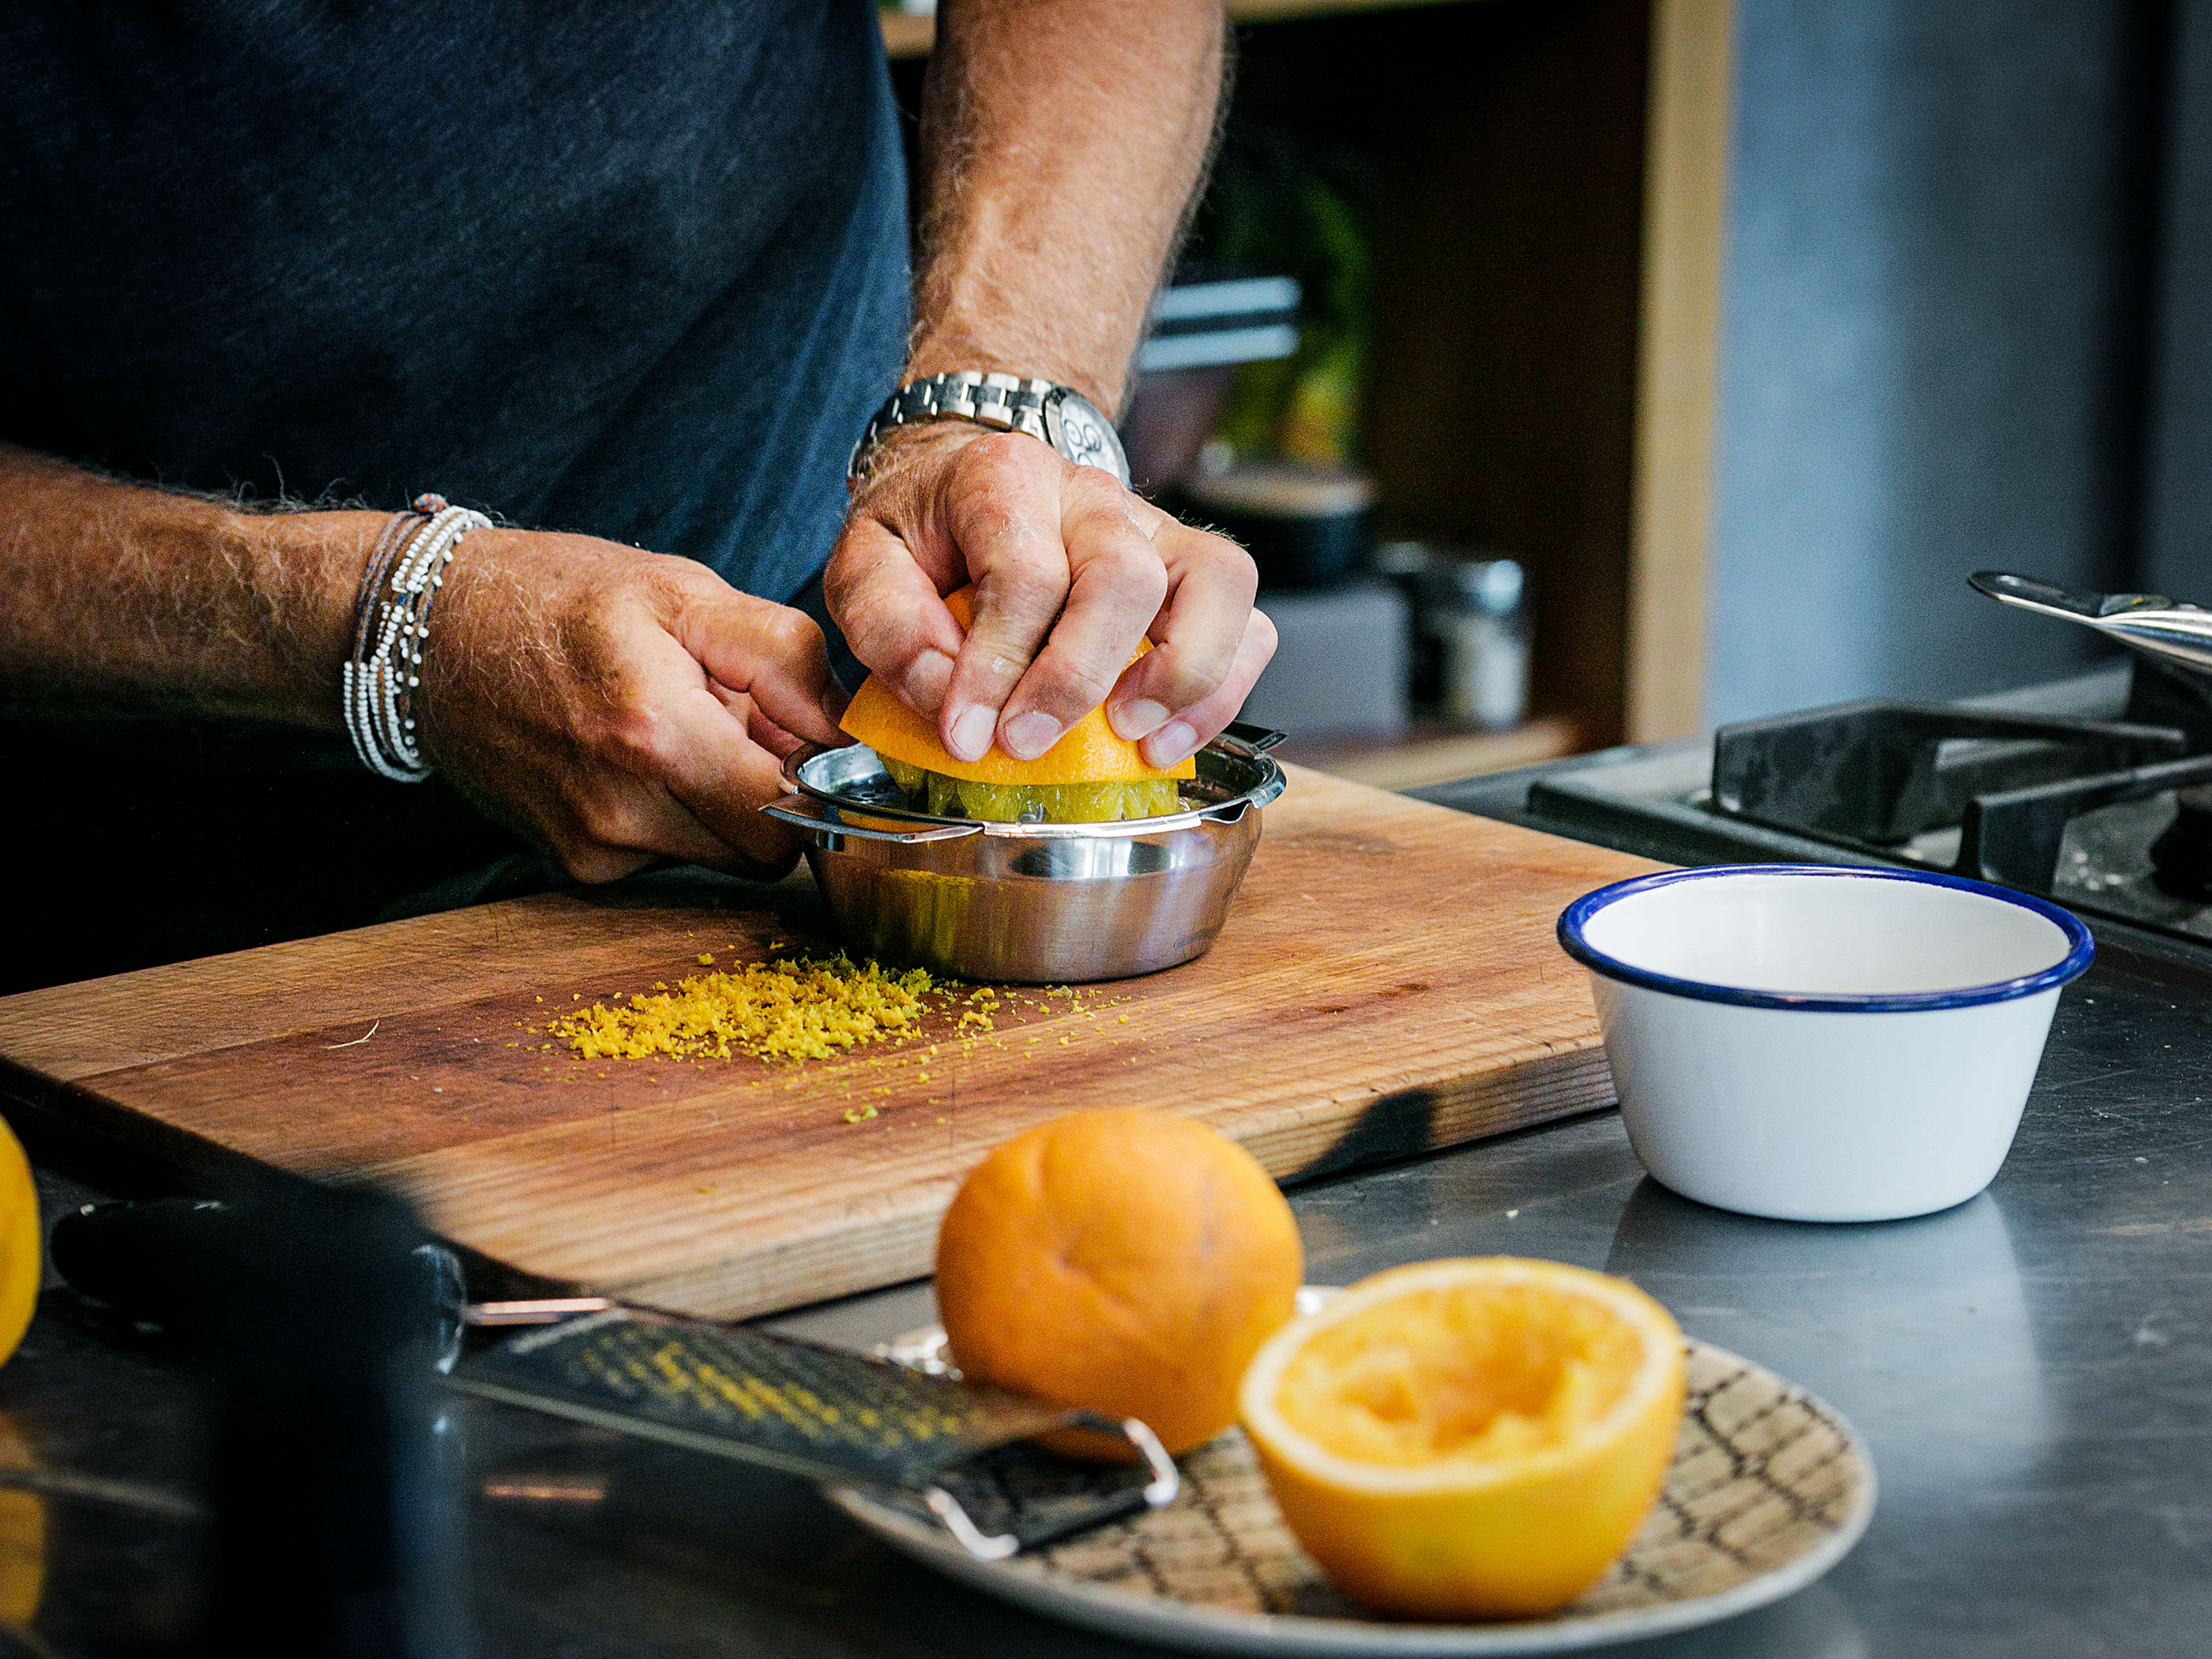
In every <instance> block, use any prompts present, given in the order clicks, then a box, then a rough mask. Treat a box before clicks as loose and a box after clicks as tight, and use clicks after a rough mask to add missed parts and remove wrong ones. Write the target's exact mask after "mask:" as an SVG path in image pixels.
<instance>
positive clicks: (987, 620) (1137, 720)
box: [826, 0, 1275, 766]
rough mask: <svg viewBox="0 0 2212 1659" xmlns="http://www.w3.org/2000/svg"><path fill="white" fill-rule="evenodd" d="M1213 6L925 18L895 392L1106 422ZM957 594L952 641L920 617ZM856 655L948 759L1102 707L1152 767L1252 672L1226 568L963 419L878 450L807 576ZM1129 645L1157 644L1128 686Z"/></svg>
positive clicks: (1144, 305) (1161, 1) (1162, 225)
mask: <svg viewBox="0 0 2212 1659" xmlns="http://www.w3.org/2000/svg"><path fill="white" fill-rule="evenodd" d="M1222 40H1223V21H1222V9H1221V4H1220V0H942V3H940V4H939V8H938V14H937V46H936V49H935V51H934V52H933V53H932V54H931V57H930V62H929V72H928V76H927V81H926V82H925V85H924V88H923V92H922V109H921V163H922V175H923V195H924V212H923V215H922V221H921V254H922V257H921V265H920V269H919V270H918V271H917V281H916V283H915V331H914V337H913V339H912V341H911V342H910V343H909V347H908V361H907V365H906V376H905V378H906V379H908V380H916V379H919V378H921V376H924V375H927V374H938V373H940V372H943V371H945V370H949V369H963V368H975V369H982V370H985V371H991V370H998V371H1001V372H1004V373H1007V374H1019V375H1023V376H1030V375H1036V376H1039V377H1041V378H1042V379H1045V380H1056V381H1059V382H1060V384H1062V385H1064V386H1073V387H1074V388H1075V389H1076V390H1077V391H1079V392H1082V393H1083V394H1084V395H1085V397H1087V398H1090V399H1091V402H1092V403H1094V404H1097V406H1098V407H1099V408H1100V409H1101V410H1105V411H1106V412H1107V413H1108V414H1109V415H1110V414H1111V413H1112V412H1113V410H1114V409H1115V404H1117V402H1118V401H1119V400H1118V398H1116V396H1115V393H1116V392H1117V391H1118V390H1119V388H1120V387H1121V384H1122V382H1123V380H1124V379H1125V378H1126V376H1127V372H1128V366H1129V359H1130V357H1131V356H1132V354H1133V353H1134V351H1135V350H1136V348H1137V341H1138V339H1139V336H1140V335H1141V334H1142V333H1143V331H1144V327H1145V319H1146V313H1147V310H1148V307H1150V305H1151V302H1152V292H1153V289H1155V287H1156V286H1157V285H1158V282H1159V276H1160V271H1161V270H1162V268H1163V266H1164V264H1165V263H1166V261H1167V258H1168V255H1169V252H1170V249H1171V248H1172V246H1173V245H1174V243H1175V240H1176V230H1177V228H1178V227H1179V226H1180V225H1181V223H1182V218H1183V211H1184V208H1185V206H1186V204H1188V202H1189V200H1190V197H1191V191H1192V188H1193V186H1194V184H1195V183H1196V181H1197V179H1198V175H1199V172H1200V166H1201V164H1202V163H1203V161H1204V160H1205V156H1206V145H1207V143H1208V142H1209V140H1210V138H1211V136H1212V131H1213V116H1214V109H1215V106H1216V104H1217V102H1218V98H1219V94H1220V89H1221V58H1222ZM971 580H972V581H974V582H975V585H976V593H977V598H976V609H975V628H974V630H973V632H972V633H971V634H970V635H969V636H968V637H966V638H965V639H963V637H962V635H961V632H960V629H959V627H958V625H957V624H956V623H954V622H953V620H952V615H951V612H950V611H947V610H946V609H945V605H944V601H943V599H941V597H940V596H941V595H943V594H945V593H948V592H951V591H952V590H953V589H954V588H956V587H958V586H962V585H963V583H966V582H969V581H971ZM826 585H827V588H828V592H829V610H830V614H831V615H832V616H833V617H836V619H837V623H838V625H839V626H840V627H841V628H842V629H844V631H845V635H846V638H847V639H848V640H849V641H851V642H852V646H853V649H854V653H856V654H857V655H858V656H859V657H860V660H861V661H862V662H864V663H866V665H868V666H869V667H870V668H871V669H872V670H874V671H876V672H877V673H878V674H880V675H882V676H883V677H884V680H885V681H886V683H888V684H890V686H892V687H893V688H894V689H895V690H896V691H897V692H898V694H899V696H902V697H903V698H904V699H905V700H906V702H908V704H909V705H910V706H911V707H912V708H914V709H915V711H916V712H917V713H919V714H923V715H925V716H927V717H928V718H930V719H933V720H935V721H936V722H937V726H938V731H939V734H940V735H941V736H942V737H943V738H944V740H945V747H946V748H947V749H949V750H951V751H952V753H954V754H955V755H957V756H959V757H961V758H962V759H963V760H973V759H975V758H977V757H980V756H981V754H982V753H983V752H984V750H987V749H988V748H989V747H990V746H991V745H992V744H993V743H994V742H995V743H996V744H997V745H998V746H999V748H1000V749H1001V750H1004V751H1005V752H1006V753H1007V754H1009V755H1012V756H1013V757H1016V758H1017V759H1021V760H1027V759H1030V758H1033V757H1036V756H1038V755H1041V754H1042V753H1043V752H1044V751H1045V750H1046V749H1048V747H1050V746H1051V744H1052V743H1053V741H1054V739H1055V738H1058V737H1059V736H1060V733H1061V732H1065V731H1066V729H1067V728H1068V726H1071V725H1073V723H1074V722H1075V721H1076V720H1079V719H1080V718H1081V717H1082V716H1083V715H1085V714H1088V713H1089V712H1090V711H1091V709H1093V708H1097V707H1098V706H1099V704H1100V703H1101V702H1103V703H1104V704H1105V707H1106V718H1107V720H1109V722H1111V724H1112V725H1113V727H1114V729H1115V731H1116V732H1120V733H1121V735H1122V736H1123V737H1125V738H1130V739H1131V740H1133V741H1138V742H1139V745H1140V751H1141V752H1142V753H1143V755H1144V757H1145V758H1146V760H1147V761H1149V762H1151V763H1152V764H1153V765H1155V766H1168V765H1172V764H1173V763H1175V762H1176V761H1179V760H1181V759H1182V757H1184V756H1186V755H1188V754H1189V753H1190V752H1191V751H1192V750H1194V749H1196V748H1197V747H1198V746H1199V745H1200V744H1202V743H1204V742H1205V741H1206V739H1207V738H1211V737H1212V736H1213V735H1214V733H1215V732H1218V731H1219V730H1220V729H1221V728H1222V727H1223V726H1226V725H1227V724H1228V723H1229V721H1230V720H1232V719H1233V718H1235V716H1236V713H1237V706H1238V705H1239V704H1240V703H1242V702H1243V700H1244V694H1245V693H1246V692H1248V691H1249V690H1251V689H1252V682H1253V681H1254V680H1255V679H1256V678H1259V674H1260V671H1261V669H1262V668H1263V667H1265V666H1266V665H1267V659H1268V657H1269V655H1270V654H1272V653H1273V651H1274V648H1275V630H1274V628H1273V625H1272V624H1271V623H1269V622H1268V621H1267V618H1266V617H1263V616H1261V614H1260V613H1259V612H1258V611H1255V610H1253V609H1252V594H1253V590H1254V586H1255V578H1254V572H1253V568H1252V562H1251V560H1250V559H1249V558H1247V557H1246V556H1244V553H1243V550H1241V549H1240V548H1238V547H1237V546H1236V545H1234V544H1231V543H1230V542H1227V541H1225V540H1223V539H1222V538H1220V537H1218V536H1209V535H1207V534H1206V533H1205V532H1201V531H1196V530H1190V529H1187V528H1185V527H1184V526H1182V525H1179V524H1177V523H1176V521H1175V520H1173V519H1171V518H1170V517H1169V516H1168V515H1167V514H1166V513H1163V512H1161V511H1160V510H1159V509H1158V507H1153V506H1152V505H1151V504H1150V503H1149V502H1146V501H1141V500H1139V498H1138V497H1136V496H1134V495H1131V494H1130V493H1129V492H1128V491H1127V490H1125V489H1121V487H1120V486H1119V485H1118V484H1116V483H1115V482H1114V480H1113V479H1112V478H1111V477H1109V476H1108V475H1107V474H1105V473H1103V472H1101V471H1097V469H1095V468H1091V467H1079V466H1074V465H1070V464H1069V463H1068V462H1066V461H1065V460H1063V459H1061V458H1060V455H1059V453H1057V452H1056V451H1054V449H1053V448H1052V447H1050V446H1049V445H1048V444H1044V443H1041V442H1039V441H1037V440H1036V439H1035V438H1033V437H1030V436H1027V435H1024V434H1021V433H994V432H991V431H988V430H987V429H986V428H981V427H978V426H975V425H972V424H970V423H969V422H962V421H938V422H930V423H928V424H927V425H924V426H919V427H914V428H902V429H900V430H898V431H896V432H894V433H892V434H890V435H889V436H888V437H886V438H885V439H884V441H883V442H882V443H881V445H879V446H878V448H877V450H876V451H875V453H874V455H873V457H872V459H871V462H870V465H869V468H868V473H867V477H866V480H865V481H864V483H863V485H862V488H861V489H860V491H859V492H858V493H857V494H856V495H855V496H854V501H853V511H852V514H851V516H850V517H849V518H848V519H847V520H846V522H845V532H844V534H843V536H842V538H841V539H840V540H839V542H838V544H837V550H836V553H835V554H834V555H833V556H831V559H830V562H829V574H828V576H827V578H826ZM1147 633H1150V635H1152V640H1153V641H1154V642H1155V643H1156V645H1157V646H1158V649H1157V650H1154V651H1152V652H1149V653H1146V656H1145V658H1144V659H1143V660H1142V661H1140V662H1139V663H1136V664H1134V665H1130V666H1128V667H1127V669H1126V671H1125V668H1124V665H1125V664H1127V663H1128V660H1129V653H1131V652H1132V651H1133V650H1135V649H1136V647H1137V643H1138V641H1139V640H1141V639H1143V638H1144V637H1145V635H1146V634H1147Z"/></svg>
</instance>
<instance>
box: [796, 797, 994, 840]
mask: <svg viewBox="0 0 2212 1659" xmlns="http://www.w3.org/2000/svg"><path fill="white" fill-rule="evenodd" d="M760 810H761V811H762V812H763V813H764V814H765V815H766V816H768V817H772V818H775V819H776V820H777V821H778V822H779V823H790V824H796V825H797V826H798V827H799V829H811V830H814V831H815V832H817V834H827V835H832V836H852V837H853V838H854V840H855V841H888V842H896V843H897V844H898V845H899V846H902V847H912V846H915V845H917V844H919V843H920V842H926V841H957V840H959V839H960V837H961V836H980V835H981V834H982V833H983V826H982V825H981V823H933V824H928V825H921V824H917V825H916V826H915V828H913V829H877V828H876V827H875V826H874V825H873V824H862V823H854V822H853V821H852V820H851V819H849V818H848V817H846V816H845V815H844V814H843V813H842V811H839V810H838V809H837V808H836V807H835V806H833V805H830V804H829V802H828V801H826V800H817V799H815V797H813V796H812V795H786V796H785V797H784V798H783V799H781V800H772V801H770V802H769V804H768V805H765V806H763V807H762V808H761V809H760ZM896 821H897V820H896V819H894V818H889V817H885V818H879V819H878V820H877V823H896Z"/></svg>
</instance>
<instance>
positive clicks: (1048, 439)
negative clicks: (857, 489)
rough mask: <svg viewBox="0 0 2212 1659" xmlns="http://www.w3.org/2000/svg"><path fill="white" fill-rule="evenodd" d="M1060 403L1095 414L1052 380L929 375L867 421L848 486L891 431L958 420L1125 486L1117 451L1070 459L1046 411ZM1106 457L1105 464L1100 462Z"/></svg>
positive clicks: (850, 463)
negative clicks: (1027, 441) (1041, 448)
mask: <svg viewBox="0 0 2212 1659" xmlns="http://www.w3.org/2000/svg"><path fill="white" fill-rule="evenodd" d="M1061 399H1071V400H1076V401H1079V402H1080V403H1081V404H1082V407H1083V408H1084V409H1085V410H1091V404H1090V402H1089V400H1088V399H1085V398H1081V396H1080V394H1079V393H1078V392H1073V391H1072V390H1071V389H1070V388H1068V387H1066V386H1060V385H1057V384H1055V383H1054V382H1053V381H1051V380H1024V379H1023V378H1022V377H1021V376H1020V375H1018V374H985V373H984V372H983V371H982V370H981V369H975V368H963V369H956V370H953V371H951V373H949V374H929V375H925V376H924V377H923V378H922V379H921V380H912V381H909V382H908V383H907V384H906V385H905V386H901V387H900V388H899V389H898V390H897V391H896V392H893V393H891V395H890V397H889V398H885V399H884V404H883V407H882V408H880V409H878V410H876V412H875V414H874V416H872V418H871V419H870V420H869V422H868V428H867V430H866V431H865V432H863V433H862V434H861V435H860V441H859V442H858V443H856V444H854V446H853V453H852V455H851V456H850V458H849V459H848V460H847V462H846V464H845V477H846V478H847V480H848V482H849V481H850V480H852V479H854V478H856V477H859V476H860V465H861V462H862V461H863V460H864V459H866V455H867V453H868V451H869V450H871V449H872V448H873V447H875V444H876V441H877V440H878V439H879V438H881V437H882V436H883V435H884V434H885V433H886V432H889V431H890V430H891V429H892V428H895V427H902V426H912V425H915V424H917V423H918V422H923V421H936V420H945V419H958V420H963V421H974V422H975V423H976V424H978V425H979V426H987V427H990V428H994V429H995V430H997V431H1000V432H1025V433H1027V434H1028V435H1030V437H1032V438H1035V439H1036V440H1037V441H1039V442H1040V443H1046V444H1050V445H1051V446H1052V447H1054V449H1055V450H1058V451H1060V453H1062V454H1064V455H1067V459H1069V460H1071V461H1073V462H1075V463H1076V465H1079V466H1095V467H1097V469H1098V470H1099V471H1102V472H1106V473H1109V474H1111V475H1112V476H1113V477H1115V478H1116V479H1117V480H1119V481H1120V482H1121V483H1122V484H1124V485H1126V484H1127V483H1128V482H1129V477H1128V463H1127V461H1126V460H1124V459H1122V458H1121V455H1120V454H1119V453H1117V450H1116V449H1115V448H1110V447H1092V448H1091V449H1089V450H1087V451H1086V452H1085V453H1076V454H1068V452H1067V449H1066V447H1064V446H1063V445H1061V444H1060V442H1058V441H1056V439H1055V436H1054V432H1053V430H1052V425H1053V422H1051V421H1050V419H1049V418H1048V409H1049V408H1050V406H1051V405H1052V404H1054V402H1055V401H1056V400H1061ZM1097 419H1098V420H1099V421H1100V422H1102V423H1103V420H1104V417H1103V416H1097ZM1109 431H1110V428H1109ZM1102 456H1103V459H1100V458H1101V457H1102Z"/></svg>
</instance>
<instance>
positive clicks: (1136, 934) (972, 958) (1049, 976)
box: [761, 726, 1284, 984]
mask: <svg viewBox="0 0 2212 1659" xmlns="http://www.w3.org/2000/svg"><path fill="white" fill-rule="evenodd" d="M1281 740H1282V739H1281V734H1280V733H1279V732H1265V731H1261V730H1260V729H1258V728H1256V727H1250V726H1232V727H1231V728H1230V731H1229V732H1226V733H1224V734H1223V735H1222V736H1220V737H1218V738H1215V739H1214V740H1213V741H1212V743H1209V744H1206V747H1205V748H1203V749H1201V750H1199V752H1198V757H1197V758H1198V776H1197V777H1196V778H1195V779H1194V780H1191V781H1186V782H1185V783H1184V784H1183V785H1182V799H1184V801H1185V802H1186V803H1187V809H1186V810H1185V811H1180V812H1176V813H1173V814H1170V815H1168V816H1165V817H1152V818H1129V819H1125V820H1122V821H1121V822H1119V823H992V822H986V821H981V820H976V819H971V818H959V817H940V816H935V815H933V814H930V813H927V812H919V811H914V810H913V809H912V808H911V807H910V806H908V805H907V800H908V797H907V794H906V792H905V791H904V790H902V789H901V788H900V787H898V786H897V785H896V783H894V782H892V781H891V780H890V777H889V776H888V775H886V774H885V773H884V767H883V762H882V761H881V760H880V759H879V758H878V757H877V755H876V753H875V751H874V750H871V749H869V748H867V747H866V745H865V744H854V745H852V746H850V747H848V748H844V749H828V750H821V749H808V750H800V751H799V753H798V754H796V755H794V756H793V757H792V758H791V759H790V760H789V761H788V762H787V763H785V766H784V787H785V789H786V790H787V793H786V794H785V795H784V796H783V798H782V799H780V800H776V801H772V802H770V803H769V805H766V806H764V807H763V808H762V809H761V810H762V811H763V812H765V813H767V814H768V815H769V817H773V818H776V819H779V820H781V822H783V823H789V824H793V825H796V826H797V827H799V829H804V830H805V831H806V832H807V839H806V862H807V866H808V867H809V868H810V869H811V870H812V871H813V872H814V881H815V885H816V886H817V887H818V888H819V889H820V890H821V893H822V897H823V902H825V903H827V904H828V905H829V914H830V915H831V916H832V917H833V918H834V919H835V920H836V924H837V927H838V929H839V931H840V932H841V933H843V935H844V937H845V939H846V942H847V944H848V945H849V946H850V947H851V948H852V949H853V950H854V951H856V952H859V953H860V954H863V955H866V956H872V957H877V958H878V959H880V960H882V961H885V962H896V963H914V964H918V965H920V966H922V967H926V968H928V969H933V970H934V971H935V972H938V973H941V974H949V975H954V976H956V977H957V978H960V979H967V980H979V981H1014V982H1017V983H1027V984H1046V983H1053V984H1079V983H1084V982H1087V981H1094V980H1103V979H1127V978H1129V977H1132V976H1133V975H1138V974H1150V973H1155V972H1157V971H1158V970H1159V969H1163V968H1172V967H1174V966H1175V965H1176V963H1183V962H1188V961H1190V960H1192V959H1193V958H1194V957H1199V956H1202V955H1204V954H1205V952H1206V949H1207V947H1208V946H1210V945H1212V943H1213V939H1214V935H1215V934H1217V933H1219V932H1220V931H1221V924H1222V922H1223V921H1225V919H1226V918H1227V916H1228V914H1229V902H1230V900H1231V899H1232V898H1234V897H1235V896H1236V894H1237V884H1238V883H1239V882H1241V881H1242V880H1243V877H1244V871H1245V868H1246V866H1249V864H1250V863H1251V861H1252V853H1253V849H1254V848H1256V847H1257V846H1258V845H1259V844H1260V809H1261V807H1263V806H1265V805H1267V803H1268V802H1270V801H1272V800H1273V799H1275V798H1276V797H1277V796H1279V795H1280V794H1281V793H1283V786H1284V778H1283V769H1282V768H1280V767H1279V766H1278V765H1276V764H1275V763H1274V762H1273V761H1272V760H1270V759H1269V758H1268V757H1267V753H1266V750H1268V749H1270V748H1272V747H1273V746H1274V744H1277V743H1279V742H1280V741H1281Z"/></svg>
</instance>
